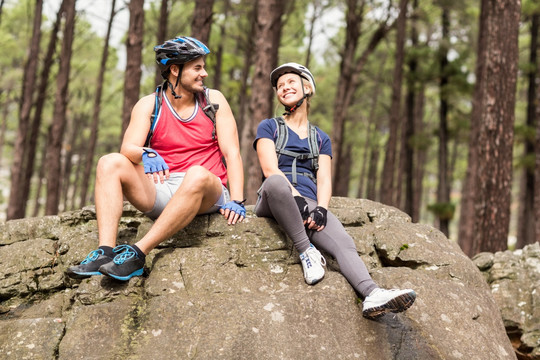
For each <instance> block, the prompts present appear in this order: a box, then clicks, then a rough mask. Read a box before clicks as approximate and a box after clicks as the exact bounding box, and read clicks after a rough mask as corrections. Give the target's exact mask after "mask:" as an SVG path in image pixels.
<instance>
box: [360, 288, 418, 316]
mask: <svg viewBox="0 0 540 360" xmlns="http://www.w3.org/2000/svg"><path fill="white" fill-rule="evenodd" d="M414 300H416V293H414V292H413V293H407V294H403V295H400V296H398V297H396V298H394V299H392V300H390V301H388V302H387V303H385V304H383V305H381V306H375V307H372V308H371V309H367V310H364V311H363V312H362V315H363V316H364V317H365V318H367V319H372V320H374V319H378V318H380V317H381V316H383V315H384V314H386V313H389V312H393V313H400V312H403V311H405V310H407V309H408V308H410V307H411V305H412V304H413V303H414Z"/></svg>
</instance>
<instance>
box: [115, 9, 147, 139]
mask: <svg viewBox="0 0 540 360" xmlns="http://www.w3.org/2000/svg"><path fill="white" fill-rule="evenodd" d="M143 6H144V0H131V1H130V2H129V29H128V36H127V39H126V54H127V57H126V58H127V61H126V73H125V77H124V104H123V106H122V133H121V135H120V140H122V138H123V137H124V132H125V131H126V129H127V127H128V125H129V120H130V119H131V110H132V109H133V106H135V104H136V103H137V101H138V100H139V92H140V89H141V76H142V70H141V64H142V45H143V34H144V8H143Z"/></svg>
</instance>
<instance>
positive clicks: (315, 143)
mask: <svg viewBox="0 0 540 360" xmlns="http://www.w3.org/2000/svg"><path fill="white" fill-rule="evenodd" d="M308 143H309V154H310V155H311V156H312V160H311V167H312V168H313V172H314V173H315V175H317V170H319V151H320V149H319V134H318V133H317V128H315V126H313V125H311V123H308Z"/></svg>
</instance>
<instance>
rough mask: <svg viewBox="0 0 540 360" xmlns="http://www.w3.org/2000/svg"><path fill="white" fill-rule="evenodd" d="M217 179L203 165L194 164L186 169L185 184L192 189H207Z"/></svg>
mask: <svg viewBox="0 0 540 360" xmlns="http://www.w3.org/2000/svg"><path fill="white" fill-rule="evenodd" d="M215 181H216V176H215V175H214V174H212V173H211V172H210V171H208V170H207V169H206V168H204V167H202V166H198V165H197V166H192V167H190V168H189V169H188V170H187V171H186V175H185V176H184V181H183V184H185V185H187V186H189V187H190V188H191V189H193V190H196V189H202V190H204V189H207V188H208V187H209V186H212V185H213V184H214V183H215Z"/></svg>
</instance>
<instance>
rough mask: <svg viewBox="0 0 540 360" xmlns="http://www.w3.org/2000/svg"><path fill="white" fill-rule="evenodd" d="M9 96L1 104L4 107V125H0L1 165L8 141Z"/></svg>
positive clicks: (0, 164)
mask: <svg viewBox="0 0 540 360" xmlns="http://www.w3.org/2000/svg"><path fill="white" fill-rule="evenodd" d="M9 101H10V100H9V98H8V97H7V96H6V101H5V102H4V103H3V104H1V107H2V125H0V167H1V166H2V159H3V158H4V144H5V141H6V130H7V120H8V114H9V107H8V106H7V104H8V103H9Z"/></svg>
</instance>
